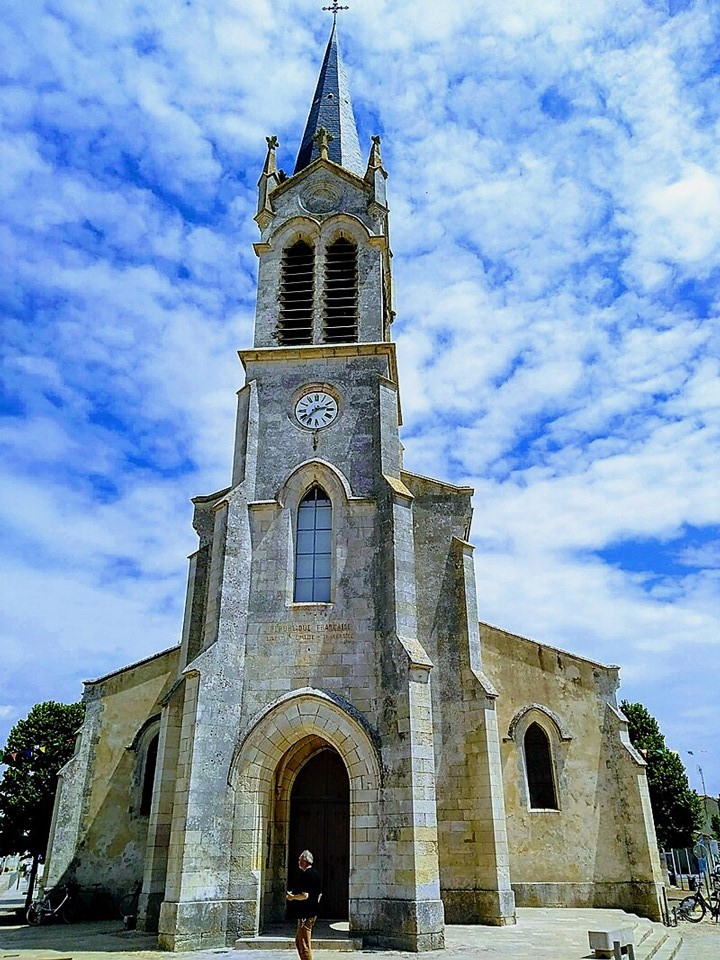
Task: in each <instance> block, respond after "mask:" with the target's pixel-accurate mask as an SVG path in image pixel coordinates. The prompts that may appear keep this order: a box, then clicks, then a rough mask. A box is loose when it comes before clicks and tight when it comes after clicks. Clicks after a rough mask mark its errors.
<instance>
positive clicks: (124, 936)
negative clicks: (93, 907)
mask: <svg viewBox="0 0 720 960" xmlns="http://www.w3.org/2000/svg"><path fill="white" fill-rule="evenodd" d="M8 921H9V923H8ZM0 923H2V926H3V931H2V951H3V953H2V954H0V957H1V956H2V955H3V954H4V953H7V952H8V948H12V947H15V948H17V949H19V950H43V949H50V950H55V951H57V950H60V951H63V952H64V951H68V952H70V951H88V952H89V951H95V952H104V951H107V952H108V953H119V952H123V953H133V952H136V951H149V950H152V951H156V950H157V935H156V934H153V933H141V932H140V931H138V930H126V929H125V927H124V926H123V922H122V920H97V921H92V922H86V923H67V924H66V923H48V924H43V925H42V926H39V927H30V926H28V925H27V924H25V923H21V922H20V921H19V920H18V918H17V917H14V916H12V915H7V914H6V915H4V916H2V917H0Z"/></svg>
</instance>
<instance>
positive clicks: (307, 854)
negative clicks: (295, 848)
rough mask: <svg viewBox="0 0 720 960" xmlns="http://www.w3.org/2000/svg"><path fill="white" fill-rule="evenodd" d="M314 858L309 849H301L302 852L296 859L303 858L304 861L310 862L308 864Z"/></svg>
mask: <svg viewBox="0 0 720 960" xmlns="http://www.w3.org/2000/svg"><path fill="white" fill-rule="evenodd" d="M314 859H315V858H314V857H313V855H312V854H311V853H310V851H309V850H303V852H302V853H301V854H300V856H299V857H298V860H305V861H306V863H310V864H312V862H313V860H314Z"/></svg>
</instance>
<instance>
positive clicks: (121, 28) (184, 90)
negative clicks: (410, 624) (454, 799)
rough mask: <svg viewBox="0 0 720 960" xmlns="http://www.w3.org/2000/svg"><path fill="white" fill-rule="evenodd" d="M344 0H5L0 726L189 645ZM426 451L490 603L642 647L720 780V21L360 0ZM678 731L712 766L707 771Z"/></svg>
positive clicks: (506, 624) (593, 647)
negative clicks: (196, 560)
mask: <svg viewBox="0 0 720 960" xmlns="http://www.w3.org/2000/svg"><path fill="white" fill-rule="evenodd" d="M321 6H322V4H321V3H310V2H307V0H302V2H295V3H289V2H287V0H276V2H273V3H272V4H270V3H269V2H255V0H245V2H242V3H241V2H239V0H224V2H221V0H204V2H194V3H181V2H179V0H173V2H169V0H156V2H155V3H153V4H148V5H145V4H143V3H141V2H129V0H117V2H115V3H113V4H111V5H108V4H99V3H95V2H92V0H90V2H88V0H63V2H62V3H57V2H48V0H6V3H5V4H4V8H3V20H4V22H5V29H4V30H3V31H2V34H0V64H2V65H3V66H2V69H3V71H4V74H3V76H2V77H1V78H0V122H1V123H2V133H1V135H0V250H1V255H0V277H1V283H0V304H1V306H2V317H3V321H2V323H3V338H2V351H3V355H4V356H3V370H4V377H3V416H2V419H1V420H0V444H1V459H0V477H1V478H2V490H3V496H2V498H1V499H0V510H1V511H2V528H3V531H4V536H3V538H2V543H1V544H0V571H1V575H2V583H3V587H4V594H5V598H4V602H3V606H2V650H3V667H4V669H3V671H2V676H1V677H0V739H2V741H3V742H4V738H5V736H6V734H7V731H8V730H9V728H10V726H11V725H12V724H13V723H14V722H15V721H16V720H17V719H18V718H20V717H22V716H24V715H25V714H26V713H27V711H28V710H29V708H30V707H31V706H32V704H33V703H35V702H37V701H38V700H44V699H58V700H65V701H72V700H75V699H77V698H78V697H79V695H80V693H81V689H82V688H81V681H82V680H83V679H88V678H93V677H97V676H100V675H102V674H104V673H106V672H108V671H111V670H113V669H115V668H117V667H120V666H122V665H124V664H126V663H129V662H131V661H133V660H136V659H140V658H142V657H144V656H147V655H149V654H151V653H153V652H155V651H158V650H161V649H164V648H166V647H169V646H172V645H173V644H174V643H176V642H177V640H178V638H179V631H180V624H181V617H182V607H183V602H184V589H185V576H186V559H185V558H186V556H187V554H189V553H190V552H191V551H192V550H193V549H194V547H195V539H194V534H193V531H192V527H191V523H190V520H191V508H190V502H189V498H190V497H191V496H194V495H197V494H202V493H208V492H210V491H213V490H216V489H219V488H221V487H223V486H224V485H226V483H227V482H228V478H229V475H230V465H231V447H232V439H233V420H234V412H235V391H236V390H237V389H238V388H239V387H240V386H241V385H242V370H241V367H240V365H239V363H238V361H237V357H236V352H235V351H236V350H237V349H238V348H240V347H244V346H248V345H249V344H250V343H251V342H252V321H253V313H254V292H255V276H256V261H255V257H254V254H253V251H252V247H251V244H252V242H253V241H254V240H255V239H256V238H257V231H256V227H255V224H254V223H253V220H252V217H253V214H254V212H255V202H256V186H255V185H256V182H257V178H258V176H259V173H260V169H261V166H262V162H263V159H264V152H265V139H264V138H265V136H266V135H269V134H273V133H274V134H276V135H277V136H278V137H279V140H280V150H279V162H280V165H281V166H282V167H284V168H285V169H287V170H291V169H292V166H293V163H294V157H295V153H296V151H297V148H298V146H299V142H300V137H301V134H302V128H303V125H304V122H305V119H306V116H307V111H308V109H309V105H310V99H311V95H312V90H313V87H314V83H315V79H316V76H317V70H318V67H319V63H320V59H321V56H322V52H323V49H324V45H325V42H326V39H327V35H328V32H329V27H330V18H329V17H328V15H327V14H324V13H322V11H321V10H320V7H321ZM341 17H342V20H341V24H340V29H341V41H342V48H343V52H344V58H345V63H346V67H347V70H348V75H349V80H350V86H351V90H352V94H353V100H354V104H355V110H356V114H357V119H358V127H359V132H360V139H361V143H362V145H363V149H364V150H367V149H368V148H369V144H370V136H371V135H372V134H375V133H379V134H381V135H382V138H383V145H382V150H383V159H384V162H385V166H386V167H387V169H388V171H389V174H390V179H389V182H388V187H389V195H390V203H391V216H392V221H391V230H392V246H393V251H394V254H395V256H394V261H393V263H394V281H395V309H396V311H397V320H396V323H395V325H394V328H393V336H394V339H395V340H396V341H397V344H398V352H399V363H400V375H401V391H402V403H403V413H404V419H405V427H404V433H403V442H404V444H405V463H406V466H407V467H408V469H411V470H414V471H416V472H418V473H424V474H428V475H430V476H436V477H440V478H446V479H449V480H451V481H454V482H457V483H463V484H472V485H473V486H474V487H475V490H476V495H475V518H474V525H473V532H472V539H473V541H474V542H475V543H476V545H477V550H476V564H477V572H478V580H479V587H478V596H479V604H480V609H479V615H480V618H481V619H483V620H486V621H488V622H490V623H493V624H496V625H498V626H501V627H503V628H504V629H507V630H510V631H514V632H517V633H520V634H522V635H524V636H530V637H532V638H534V639H537V640H540V641H543V642H546V643H549V644H552V645H555V646H559V647H563V648H565V649H568V650H571V651H573V652H576V653H578V654H582V655H584V656H588V657H591V658H594V659H598V660H601V661H603V662H606V663H618V664H620V666H621V667H622V672H621V677H622V680H623V686H622V689H621V696H623V697H625V698H627V699H630V700H639V701H641V702H643V703H644V704H645V705H646V706H647V707H648V709H650V711H651V712H652V713H653V714H654V715H655V716H656V717H657V718H658V720H659V721H660V724H661V727H662V729H663V732H664V733H665V735H666V737H667V740H668V743H669V745H670V747H672V748H673V749H676V750H678V751H679V752H680V754H681V756H682V757H683V759H685V761H686V763H687V765H688V773H689V776H690V780H691V783H692V784H693V786H695V787H697V788H698V789H699V788H700V786H701V784H700V776H699V771H698V764H700V765H701V766H702V768H703V772H704V775H705V782H706V785H707V788H708V790H709V792H711V793H714V794H717V793H718V791H720V760H719V759H718V755H717V749H716V746H715V744H716V733H717V729H718V727H719V726H720V707H719V706H718V702H717V701H718V697H717V689H718V677H719V676H720V630H719V629H718V623H719V620H720V617H719V614H720V574H719V567H720V492H719V484H718V477H720V444H719V442H718V441H719V440H720V437H719V433H720V430H719V425H720V384H719V380H718V372H719V367H720V360H719V357H720V344H719V342H718V341H719V337H718V297H719V292H720V267H718V263H719V262H720V257H719V254H720V231H719V230H718V223H720V149H719V148H720V143H719V141H720V95H719V93H720V91H719V90H718V83H719V81H718V75H719V74H720V58H719V57H718V53H717V51H718V49H720V44H719V39H720V38H719V36H718V34H719V33H720V11H719V9H718V7H717V5H714V4H712V3H706V2H682V0H665V2H659V0H658V2H651V0H648V2H645V3H641V2H635V0H623V2H622V3H620V2H616V0H602V2H594V0H588V2H585V3H583V4H570V3H567V2H559V0H543V2H539V0H537V2H536V0H526V2H519V0H517V2H516V0H507V2H504V3H502V4H489V3H477V2H469V0H467V2H466V0H457V2H455V3H453V4H451V5H449V4H437V3H436V2H434V0H414V2H413V3H410V2H406V0H396V2H393V3H392V4H391V3H388V2H383V0H363V3H362V4H360V3H356V4H354V5H352V7H351V9H350V10H349V11H348V12H346V13H343V14H342V15H341ZM688 751H693V754H692V756H691V755H689V754H688Z"/></svg>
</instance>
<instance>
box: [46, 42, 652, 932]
mask: <svg viewBox="0 0 720 960" xmlns="http://www.w3.org/2000/svg"><path fill="white" fill-rule="evenodd" d="M276 148H277V142H276V140H275V138H268V151H267V157H266V161H265V165H264V168H263V171H262V174H261V177H260V181H259V202H258V213H257V216H256V221H257V223H258V226H259V229H260V240H259V242H258V243H256V244H255V252H256V253H257V256H258V260H259V276H258V292H257V313H256V321H255V337H254V344H253V346H252V347H251V348H249V349H244V350H241V351H240V359H241V361H242V364H243V366H244V369H245V378H246V382H245V386H244V387H243V388H242V389H241V390H240V391H239V393H238V413H237V427H236V435H235V448H234V459H233V471H232V478H231V482H230V485H229V486H228V487H227V488H225V489H223V490H220V491H217V492H215V493H212V494H210V495H206V496H199V497H196V498H195V499H194V501H193V502H194V507H195V512H194V521H193V523H194V527H195V530H196V532H197V535H198V548H197V550H196V552H195V553H194V554H193V555H192V556H191V558H190V570H189V577H188V589H187V599H186V607H185V619H184V626H183V632H182V639H181V643H180V644H179V645H178V646H176V647H173V648H171V649H169V650H166V651H164V652H162V653H159V654H158V655H157V656H155V657H152V658H150V659H148V660H145V661H143V662H141V663H137V664H134V665H132V666H129V667H127V668H125V669H123V670H119V671H117V672H115V673H113V674H112V675H110V676H107V677H103V678H101V679H99V680H95V681H92V682H89V683H87V684H86V687H85V694H84V699H85V703H86V719H85V722H84V725H83V728H82V730H81V732H80V736H79V739H78V747H77V751H76V755H75V756H74V758H73V759H72V760H71V761H70V762H69V764H68V765H67V766H66V767H65V768H64V770H63V771H62V773H61V778H60V786H59V790H58V799H57V803H56V811H55V818H54V824H53V831H52V836H51V842H50V850H49V862H48V867H47V880H48V882H50V883H53V882H59V881H60V880H61V879H62V878H63V877H65V876H67V875H68V874H72V875H74V876H75V877H76V878H77V879H78V881H79V882H80V883H81V884H88V885H90V884H97V883H100V884H101V886H103V887H105V888H107V889H108V890H110V891H112V892H114V893H117V894H122V893H125V892H126V891H127V890H129V889H131V888H132V886H133V884H134V883H135V882H141V883H142V890H141V894H140V902H139V917H138V920H139V924H140V926H141V927H143V928H144V929H148V930H157V931H158V942H159V945H160V946H162V947H165V948H166V949H174V950H191V949H197V948H200V947H212V946H226V945H232V944H233V943H234V942H235V940H236V939H237V938H242V937H252V936H255V935H257V933H258V931H261V930H263V929H267V928H268V927H269V926H271V925H273V924H274V923H278V922H281V921H282V920H283V918H284V911H285V890H286V889H287V886H288V874H289V871H291V870H292V865H293V864H294V863H295V862H296V861H297V855H298V853H299V852H300V850H302V849H304V848H305V847H309V848H310V849H312V850H313V851H314V852H315V855H316V865H319V868H320V872H321V874H322V875H323V879H324V890H325V895H324V899H323V912H324V914H325V916H326V917H328V918H335V919H348V920H349V925H350V931H351V934H353V935H355V936H358V937H364V938H365V939H366V941H368V942H373V943H377V944H380V945H383V946H385V947H389V948H397V949H403V950H414V951H424V950H429V949H436V948H439V947H442V946H443V942H444V939H443V938H444V925H445V923H465V924H467V923H471V924H508V923H514V922H515V905H516V904H518V905H548V906H554V905H566V906H617V907H623V908H627V909H632V910H635V911H638V912H640V913H642V914H645V915H647V916H650V917H653V918H658V917H659V899H658V898H659V893H660V888H661V883H662V875H661V870H660V863H659V858H658V854H657V847H656V842H655V835H654V827H653V822H652V814H651V811H650V805H649V798H648V792H647V783H646V777H645V770H644V762H643V760H642V758H641V757H640V756H638V754H637V753H636V752H635V751H634V750H633V749H632V747H631V746H630V743H629V740H628V736H627V724H626V722H625V720H624V718H623V716H622V714H621V713H620V712H619V711H618V708H617V704H616V690H617V687H618V671H617V669H616V668H615V667H606V666H603V665H602V664H600V663H595V662H592V661H589V660H587V659H584V658H582V657H577V656H573V655H571V654H568V653H565V652H562V651H560V650H556V649H554V648H552V647H548V646H545V645H542V644H539V643H535V642H533V641H530V640H526V639H523V638H521V637H517V636H513V635H512V634H509V633H506V632H504V631H502V630H499V629H497V628H494V627H491V626H488V625H486V624H482V623H478V615H477V597H476V583H475V574H474V568H473V547H472V545H471V544H470V543H469V542H468V537H469V531H470V521H471V516H472V503H471V498H472V490H471V489H470V488H468V487H458V486H454V485H453V484H451V483H447V482H444V481H441V480H435V479H431V478H428V477H423V476H420V475H418V474H415V473H412V472H411V471H409V470H407V469H406V468H405V466H404V464H403V460H402V446H401V443H400V439H399V428H400V425H401V407H400V394H399V384H398V374H397V365H396V355H395V346H394V344H393V343H392V341H391V339H390V328H391V323H392V319H393V313H392V287H391V276H392V274H391V253H390V247H389V241H388V208H387V202H386V194H385V181H386V173H385V170H384V169H383V165H382V159H381V156H380V146H379V139H378V138H374V140H373V144H372V146H371V149H370V151H369V160H368V161H367V162H363V160H362V158H361V154H360V148H359V145H358V139H357V133H356V128H355V121H354V119H353V114H352V107H351V104H350V100H349V95H348V91H347V83H346V79H345V75H344V72H343V68H342V64H341V61H340V56H339V52H338V48H337V36H336V30H335V27H333V31H332V34H331V37H330V40H329V43H328V47H327V50H326V53H325V58H324V61H323V64H322V68H321V71H320V78H319V81H318V86H317V90H316V92H315V98H314V100H313V105H312V108H311V111H310V116H309V118H308V124H307V128H306V131H305V135H304V138H303V143H302V145H301V148H300V152H299V155H298V161H297V165H296V168H295V171H294V173H293V174H292V176H289V177H286V176H284V175H283V174H282V173H281V172H280V171H279V170H278V168H277V164H276Z"/></svg>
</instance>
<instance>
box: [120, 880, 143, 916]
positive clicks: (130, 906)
mask: <svg viewBox="0 0 720 960" xmlns="http://www.w3.org/2000/svg"><path fill="white" fill-rule="evenodd" d="M141 891H142V880H136V881H135V883H134V884H133V888H132V890H131V891H130V893H126V894H125V896H124V897H121V898H120V901H119V903H118V908H119V910H120V916H121V917H122V919H123V920H124V921H127V920H128V919H129V918H130V917H137V911H138V901H139V899H140V893H141Z"/></svg>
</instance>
